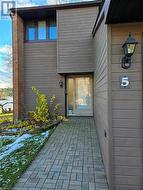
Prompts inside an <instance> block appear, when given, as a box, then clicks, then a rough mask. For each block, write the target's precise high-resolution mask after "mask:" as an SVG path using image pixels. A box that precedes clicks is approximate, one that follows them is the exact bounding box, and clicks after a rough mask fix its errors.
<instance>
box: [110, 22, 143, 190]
mask: <svg viewBox="0 0 143 190" xmlns="http://www.w3.org/2000/svg"><path fill="white" fill-rule="evenodd" d="M111 27H112V51H111V53H112V64H111V68H112V70H111V72H112V126H113V139H114V140H113V156H114V159H113V160H114V162H113V167H114V169H113V179H114V188H113V189H114V190H142V189H143V149H142V148H143V147H142V146H143V129H142V127H143V124H142V70H141V64H142V63H141V33H142V32H143V23H139V24H117V25H112V26H111ZM129 32H131V33H132V35H133V36H134V37H135V38H136V40H137V41H138V42H139V44H138V45H137V48H136V51H135V54H134V55H133V56H132V66H131V68H129V69H128V70H125V69H122V68H121V64H120V63H121V59H122V57H123V50H122V45H123V43H124V42H125V40H126V38H127V37H128V34H129ZM124 74H125V75H128V76H129V80H130V88H129V89H121V88H120V85H119V77H120V75H124Z"/></svg>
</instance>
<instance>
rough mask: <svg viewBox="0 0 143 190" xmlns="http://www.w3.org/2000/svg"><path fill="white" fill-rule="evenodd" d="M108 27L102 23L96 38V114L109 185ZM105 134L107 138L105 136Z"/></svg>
mask: <svg viewBox="0 0 143 190" xmlns="http://www.w3.org/2000/svg"><path fill="white" fill-rule="evenodd" d="M108 33H109V30H108V26H107V25H105V24H104V22H102V24H101V25H100V27H99V29H98V30H97V32H96V35H95V37H94V69H95V72H94V101H95V103H94V114H95V122H96V126H97V131H98V137H99V141H100V146H101V151H102V155H103V161H104V165H105V169H106V174H107V179H108V183H110V180H111V179H110V176H111V168H110V166H111V165H110V156H111V154H110V147H109V146H110V140H111V138H110V136H111V133H110V132H111V131H110V128H109V127H111V126H110V124H109V106H110V105H109V95H108V94H109V86H110V85H109V83H110V79H109V76H108V70H109V68H108V60H109V54H108V52H109V51H108V41H109V39H108ZM105 133H106V134H107V136H105Z"/></svg>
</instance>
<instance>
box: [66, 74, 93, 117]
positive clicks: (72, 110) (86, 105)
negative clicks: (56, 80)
mask: <svg viewBox="0 0 143 190" xmlns="http://www.w3.org/2000/svg"><path fill="white" fill-rule="evenodd" d="M67 115H68V116H93V94H92V76H91V75H84V76H83V75H71V76H68V77H67Z"/></svg>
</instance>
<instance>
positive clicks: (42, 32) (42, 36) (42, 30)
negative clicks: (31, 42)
mask: <svg viewBox="0 0 143 190" xmlns="http://www.w3.org/2000/svg"><path fill="white" fill-rule="evenodd" d="M38 40H46V21H38Z"/></svg>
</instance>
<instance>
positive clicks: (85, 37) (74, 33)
mask: <svg viewBox="0 0 143 190" xmlns="http://www.w3.org/2000/svg"><path fill="white" fill-rule="evenodd" d="M97 13H98V8H97V7H87V8H78V9H65V10H58V11H57V25H58V73H73V72H76V73H77V72H93V70H94V68H93V67H94V66H93V57H92V49H93V46H92V28H93V26H94V22H95V19H96V16H97Z"/></svg>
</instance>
